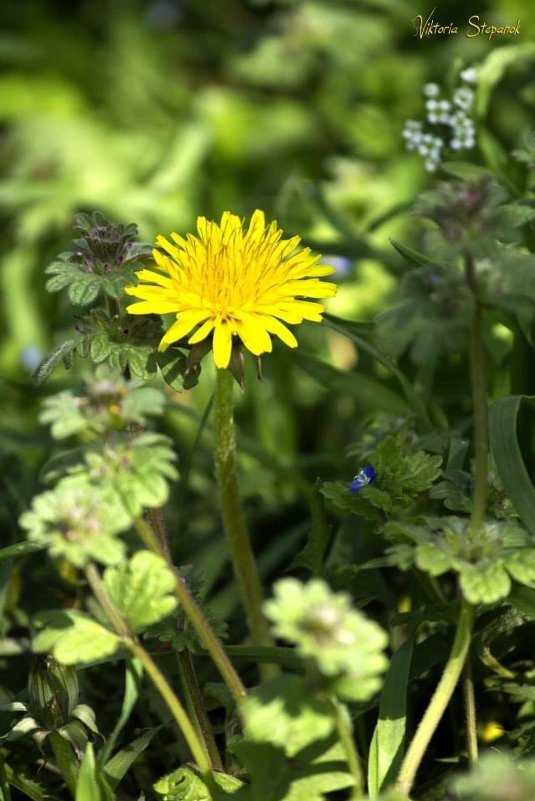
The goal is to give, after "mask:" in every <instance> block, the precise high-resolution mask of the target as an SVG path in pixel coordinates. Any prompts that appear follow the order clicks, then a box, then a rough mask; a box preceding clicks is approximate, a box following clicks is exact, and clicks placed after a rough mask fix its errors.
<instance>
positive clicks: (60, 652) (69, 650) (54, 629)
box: [32, 612, 121, 665]
mask: <svg viewBox="0 0 535 801" xmlns="http://www.w3.org/2000/svg"><path fill="white" fill-rule="evenodd" d="M34 622H35V625H36V626H37V627H43V628H42V630H41V631H40V632H38V634H36V636H35V637H34V639H33V643H32V648H33V650H34V651H35V652H36V653H46V652H47V651H52V652H53V654H54V657H55V658H56V659H57V660H58V662H61V663H62V664H64V665H83V664H88V663H90V662H94V661H98V660H99V659H103V658H104V657H107V656H111V655H112V654H114V653H115V652H116V651H117V649H118V648H119V646H120V644H121V640H120V638H119V637H118V636H117V635H116V634H114V633H113V632H111V631H108V629H107V628H105V627H104V626H102V625H101V624H100V623H97V622H96V621H95V620H93V619H92V618H91V617H89V616H88V615H86V614H84V613H82V612H48V613H46V612H44V613H42V614H40V615H38V616H37V617H36V619H35V621H34Z"/></svg>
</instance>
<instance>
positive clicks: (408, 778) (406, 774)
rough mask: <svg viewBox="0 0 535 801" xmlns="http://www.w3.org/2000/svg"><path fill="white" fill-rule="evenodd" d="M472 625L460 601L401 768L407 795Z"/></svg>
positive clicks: (450, 689) (454, 682) (460, 665)
mask: <svg viewBox="0 0 535 801" xmlns="http://www.w3.org/2000/svg"><path fill="white" fill-rule="evenodd" d="M473 622H474V610H473V607H472V606H471V605H470V604H469V603H467V602H466V601H462V605H461V611H460V614H459V620H458V623H457V630H456V632H455V638H454V640H453V645H452V648H451V653H450V655H449V658H448V661H447V662H446V666H445V668H444V673H443V674H442V678H441V679H440V681H439V683H438V685H437V687H436V689H435V692H434V693H433V697H432V698H431V701H430V702H429V706H428V707H427V709H426V711H425V713H424V716H423V718H422V720H421V721H420V725H419V726H418V728H417V729H416V733H415V735H414V737H413V738H412V741H411V743H410V745H409V748H408V750H407V753H406V754H405V759H404V760H403V764H402V765H401V769H400V772H399V777H398V782H397V783H398V787H399V788H400V789H401V790H402V791H403V792H404V793H406V795H409V793H410V791H411V788H412V785H413V783H414V780H415V778H416V773H417V771H418V768H419V767H420V763H421V761H422V759H423V757H424V754H425V752H426V750H427V747H428V745H429V743H430V742H431V738H432V736H433V734H434V733H435V730H436V728H437V726H438V724H439V723H440V720H441V718H442V715H443V714H444V712H445V710H446V707H447V706H448V704H449V702H450V700H451V697H452V695H453V691H454V690H455V687H456V686H457V682H458V681H459V678H460V676H461V673H462V670H463V666H464V663H465V661H466V655H467V653H468V649H469V647H470V637H471V634H472V626H473Z"/></svg>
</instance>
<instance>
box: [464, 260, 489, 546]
mask: <svg viewBox="0 0 535 801" xmlns="http://www.w3.org/2000/svg"><path fill="white" fill-rule="evenodd" d="M465 275H466V281H467V283H468V285H469V286H470V288H471V290H472V293H473V296H474V304H475V308H474V314H473V317H472V325H471V330H470V383H471V385H472V403H473V407H474V493H473V498H472V513H471V516H470V528H471V529H472V530H473V531H476V530H478V529H479V528H481V526H482V525H483V522H484V519H485V511H486V506H487V494H488V478H487V474H488V462H489V434H488V399H487V376H486V366H485V362H486V359H485V350H484V347H483V336H482V313H483V311H482V308H481V303H480V302H479V299H478V295H477V284H476V276H475V270H474V264H473V260H472V257H471V256H470V255H467V256H466V258H465Z"/></svg>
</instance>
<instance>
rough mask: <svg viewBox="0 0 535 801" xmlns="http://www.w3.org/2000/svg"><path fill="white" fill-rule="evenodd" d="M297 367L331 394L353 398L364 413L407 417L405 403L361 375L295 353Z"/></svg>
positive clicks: (394, 394) (407, 412)
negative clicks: (386, 413)
mask: <svg viewBox="0 0 535 801" xmlns="http://www.w3.org/2000/svg"><path fill="white" fill-rule="evenodd" d="M295 358H296V360H297V363H298V364H299V366H300V367H301V368H302V369H303V370H305V372H307V373H308V374H309V375H310V376H312V378H314V379H315V380H316V381H318V382H319V383H320V384H322V385H323V386H325V387H328V388H329V389H330V390H331V391H333V392H342V393H345V394H347V395H349V396H350V397H352V398H355V399H356V400H357V401H359V403H361V404H362V406H363V407H364V408H366V409H373V410H374V411H377V410H382V411H385V412H390V413H391V414H396V415H402V416H406V415H408V414H410V409H409V407H408V405H407V402H406V401H405V400H404V399H403V398H401V397H400V396H399V395H398V394H397V393H396V392H394V391H393V390H392V389H390V388H389V387H387V386H385V384H384V382H381V381H379V380H377V379H375V378H369V376H366V375H363V374H362V373H360V372H358V371H355V372H342V371H341V370H337V369H336V367H332V366H331V365H330V364H327V363H326V362H322V361H320V359H316V358H315V357H314V356H310V355H309V354H307V353H303V352H299V351H296V353H295Z"/></svg>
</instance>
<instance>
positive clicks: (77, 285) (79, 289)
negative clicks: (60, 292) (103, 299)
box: [47, 276, 100, 306]
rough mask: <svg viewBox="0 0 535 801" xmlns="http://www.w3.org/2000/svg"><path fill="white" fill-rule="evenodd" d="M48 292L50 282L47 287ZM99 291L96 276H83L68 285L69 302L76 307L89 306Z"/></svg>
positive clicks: (98, 282)
mask: <svg viewBox="0 0 535 801" xmlns="http://www.w3.org/2000/svg"><path fill="white" fill-rule="evenodd" d="M47 289H48V290H49V291H50V282H49V283H48V285H47ZM99 290H100V281H99V279H98V278H97V277H96V276H91V277H90V276H84V277H83V279H81V280H75V281H73V282H72V284H70V285H69V290H68V294H69V300H70V301H71V303H74V304H75V305H76V306H89V304H90V303H93V301H94V300H95V299H96V298H97V295H98V293H99Z"/></svg>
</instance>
